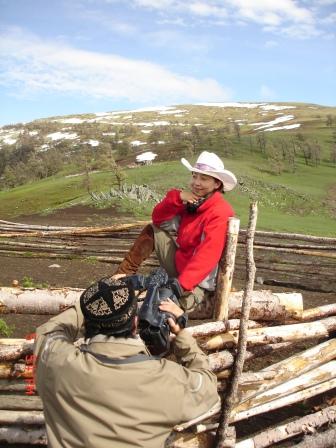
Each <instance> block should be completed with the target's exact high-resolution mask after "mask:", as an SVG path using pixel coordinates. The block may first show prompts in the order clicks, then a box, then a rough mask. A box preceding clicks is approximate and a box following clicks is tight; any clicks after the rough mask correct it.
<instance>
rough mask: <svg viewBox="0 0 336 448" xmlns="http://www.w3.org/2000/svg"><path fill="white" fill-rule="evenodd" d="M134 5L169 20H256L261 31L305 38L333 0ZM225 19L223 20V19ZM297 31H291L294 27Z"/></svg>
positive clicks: (145, 0) (158, 0) (166, 0)
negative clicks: (322, 11) (152, 11)
mask: <svg viewBox="0 0 336 448" xmlns="http://www.w3.org/2000/svg"><path fill="white" fill-rule="evenodd" d="M131 2H132V4H133V5H134V6H136V7H141V8H150V9H152V10H153V9H155V10H156V11H158V12H160V13H161V14H163V15H164V17H165V19H164V20H167V21H169V19H171V18H172V17H174V18H173V19H172V20H174V21H175V22H176V23H183V24H187V23H189V25H190V24H194V23H195V22H192V21H190V20H189V22H188V19H187V18H188V16H193V18H194V19H197V20H200V21H202V22H204V21H207V23H208V24H209V25H210V24H214V21H216V22H215V24H216V25H217V26H220V25H227V23H228V19H230V20H231V21H232V20H234V22H235V23H236V24H244V23H245V24H247V23H251V22H252V23H256V24H260V25H262V26H264V28H263V29H264V31H267V32H272V33H276V34H283V35H286V36H288V37H292V38H299V39H306V38H310V37H316V36H320V35H322V34H323V32H322V31H321V30H319V29H318V28H317V26H318V25H320V26H323V24H325V23H323V21H321V20H320V17H319V14H320V12H319V10H320V9H321V8H322V7H323V6H324V5H331V4H333V3H335V2H336V0H307V1H305V0H281V1H278V2H277V1H271V0H190V1H184V0H183V1H182V0H131ZM223 19H225V20H223ZM295 27H298V28H299V29H298V31H297V32H294V28H295Z"/></svg>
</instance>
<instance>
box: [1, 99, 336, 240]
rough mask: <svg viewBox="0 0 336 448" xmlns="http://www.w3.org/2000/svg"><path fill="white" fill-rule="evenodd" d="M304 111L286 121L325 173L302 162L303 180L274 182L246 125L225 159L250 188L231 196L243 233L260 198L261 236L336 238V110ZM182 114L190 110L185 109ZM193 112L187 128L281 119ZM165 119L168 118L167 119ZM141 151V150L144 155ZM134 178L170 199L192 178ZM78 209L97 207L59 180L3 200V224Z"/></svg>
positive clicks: (176, 174)
mask: <svg viewBox="0 0 336 448" xmlns="http://www.w3.org/2000/svg"><path fill="white" fill-rule="evenodd" d="M296 106H297V108H296V109H289V110H285V111H283V113H284V114H294V115H295V117H297V118H295V120H293V121H291V123H293V122H294V123H295V122H300V123H301V124H302V126H301V127H300V128H299V132H300V133H301V134H303V135H304V136H305V137H306V138H307V139H309V140H315V139H317V140H318V142H319V144H320V145H321V147H322V158H323V159H324V160H322V163H321V165H320V166H319V167H317V168H314V167H310V166H306V165H305V164H304V162H303V160H302V159H301V160H299V161H298V164H297V169H296V172H295V173H283V174H282V175H281V176H274V175H272V174H270V173H269V167H268V165H267V163H266V161H265V159H264V158H263V157H262V156H261V155H260V154H259V153H256V152H253V153H251V152H250V150H249V144H248V134H251V135H252V136H255V133H254V132H253V129H254V128H255V126H247V125H244V126H242V127H241V132H242V135H245V136H246V135H247V137H245V138H244V137H243V138H242V140H241V141H238V140H236V141H235V142H234V143H233V156H232V157H230V158H229V159H225V158H224V159H225V165H226V168H228V169H231V170H232V171H233V172H235V173H236V174H237V177H238V179H239V180H240V181H242V182H243V183H244V185H245V184H246V185H247V186H248V188H247V191H246V188H245V189H244V186H243V187H239V189H236V190H234V192H232V193H229V194H227V196H226V197H227V199H228V200H229V201H230V202H231V203H232V205H233V206H234V208H235V210H236V213H237V215H238V216H239V217H240V219H241V221H242V225H243V226H245V225H246V223H247V215H248V206H249V202H250V200H251V197H255V196H256V197H257V199H258V201H259V218H258V228H259V229H274V230H280V231H290V232H301V233H311V234H320V235H331V236H334V234H335V220H334V219H332V217H331V216H332V215H331V213H329V212H328V210H327V206H326V205H325V204H326V199H327V194H328V190H329V189H330V188H331V187H332V186H335V173H336V168H335V167H333V166H331V165H330V164H328V163H327V162H326V160H327V159H328V157H329V151H330V149H329V148H330V145H331V138H332V133H333V132H334V130H335V128H327V127H326V125H325V121H326V114H329V113H331V114H335V113H336V109H335V108H324V107H321V106H315V105H307V104H296ZM180 107H181V108H184V106H180ZM185 108H187V109H188V110H189V114H188V115H186V120H185V122H186V125H187V126H188V125H189V126H190V125H191V124H193V123H208V125H209V124H211V126H213V128H216V127H218V126H222V125H223V123H228V119H229V117H230V118H231V120H235V119H242V118H245V117H246V118H248V122H249V123H252V122H260V121H269V120H271V119H273V118H276V116H277V113H276V112H274V113H270V114H269V115H268V116H261V114H260V111H259V113H258V111H257V110H254V109H252V110H246V109H241V108H229V109H222V108H208V107H202V108H199V107H196V106H185ZM272 114H273V116H272ZM155 118H156V119H157V116H156V115H155V114H152V115H151V114H148V113H146V114H145V115H144V116H143V117H142V116H141V115H139V116H137V120H142V119H143V120H145V119H155ZM165 118H166V117H164V116H163V117H161V119H165ZM176 120H177V119H176ZM178 120H180V119H178ZM178 120H177V121H178ZM285 124H286V123H285ZM296 132H297V130H295V132H292V131H283V132H281V131H277V132H269V133H268V132H266V133H265V135H266V138H267V140H268V141H271V140H272V139H279V138H280V137H281V136H282V135H283V136H290V135H294V134H295V133H296ZM133 138H134V137H133ZM204 149H207V148H204ZM141 151H142V150H141V149H139V150H137V151H136V152H141ZM133 157H134V156H133ZM187 158H189V157H187ZM70 172H76V168H75V167H71V169H70V167H69V169H68V170H67V172H66V173H65V172H64V173H63V174H69V173H70ZM126 174H127V183H129V184H131V183H136V184H147V185H149V186H150V187H151V188H153V189H154V190H156V191H158V192H160V193H162V194H163V193H164V191H166V190H167V189H168V188H171V187H181V188H183V187H185V186H187V184H188V180H189V176H188V172H187V171H186V170H185V168H184V167H183V166H182V165H181V164H180V163H179V162H177V161H176V162H175V161H174V162H165V163H155V164H153V165H151V166H146V167H139V168H136V169H128V170H126ZM111 180H112V178H111V175H110V174H109V173H100V174H94V175H92V176H91V182H92V190H93V191H106V190H107V189H108V188H109V186H110V185H111ZM78 203H88V204H90V203H91V199H90V197H89V196H88V195H87V193H86V191H85V188H84V187H83V177H82V176H77V177H68V178H65V177H62V176H60V175H58V176H55V177H53V178H49V179H46V180H43V181H39V182H36V183H33V184H28V185H25V186H22V187H17V188H14V189H12V190H10V191H2V192H0V217H2V218H3V219H10V218H11V217H13V216H19V215H26V214H33V213H46V212H48V211H51V210H53V209H55V208H62V207H67V206H70V205H72V204H78ZM120 205H121V204H120ZM322 205H323V206H322ZM122 207H123V208H126V209H127V210H128V211H133V213H135V215H136V216H137V217H143V218H148V217H149V215H150V210H151V207H152V204H145V205H144V206H139V205H136V204H134V203H127V201H126V202H125V201H124V203H123V204H122Z"/></svg>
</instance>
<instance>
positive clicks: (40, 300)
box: [0, 287, 303, 321]
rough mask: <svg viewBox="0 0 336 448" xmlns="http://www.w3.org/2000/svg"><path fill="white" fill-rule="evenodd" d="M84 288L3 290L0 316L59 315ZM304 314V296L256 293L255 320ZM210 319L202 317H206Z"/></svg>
mask: <svg viewBox="0 0 336 448" xmlns="http://www.w3.org/2000/svg"><path fill="white" fill-rule="evenodd" d="M82 291H83V290H82V289H77V288H59V289H58V288H53V289H22V288H8V287H0V314H1V313H3V314H4V313H19V314H20V313H22V314H24V313H28V314H58V313H59V312H60V311H63V310H64V309H65V308H67V307H68V306H71V305H72V304H73V303H74V302H75V301H76V300H77V299H78V298H79V296H80V295H81V293H82ZM242 297H243V292H242V291H239V292H231V293H230V295H229V317H230V318H232V319H234V318H239V317H240V310H241V304H242ZM302 311H303V303H302V295H301V294H299V293H289V294H288V293H272V292H271V291H253V292H252V308H251V314H250V317H251V319H252V320H278V321H283V320H289V319H300V318H301V316H302ZM206 317H208V316H203V317H202V316H200V317H199V318H206Z"/></svg>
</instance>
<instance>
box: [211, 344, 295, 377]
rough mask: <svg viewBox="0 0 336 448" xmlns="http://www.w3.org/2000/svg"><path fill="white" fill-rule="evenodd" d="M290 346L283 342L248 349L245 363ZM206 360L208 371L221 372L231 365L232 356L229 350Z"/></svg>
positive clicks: (213, 354)
mask: <svg viewBox="0 0 336 448" xmlns="http://www.w3.org/2000/svg"><path fill="white" fill-rule="evenodd" d="M290 345H291V343H290V342H283V343H279V344H269V345H260V346H255V347H250V349H248V350H247V351H246V355H245V361H246V360H248V359H252V358H258V357H260V356H266V355H269V354H270V353H274V352H275V351H276V350H280V349H282V348H284V347H288V346H290ZM208 360H209V364H210V370H212V371H213V372H220V371H221V370H224V369H227V368H229V367H231V366H232V365H233V361H234V354H233V353H232V352H230V351H229V350H223V351H220V352H216V353H210V354H209V355H208Z"/></svg>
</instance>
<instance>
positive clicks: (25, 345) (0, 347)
mask: <svg viewBox="0 0 336 448" xmlns="http://www.w3.org/2000/svg"><path fill="white" fill-rule="evenodd" d="M6 341H7V340H6V339H0V362H2V361H16V360H17V359H20V358H22V357H24V356H26V355H30V354H31V353H32V351H33V345H34V341H29V340H27V339H22V340H20V339H16V341H17V343H16V344H9V343H7V342H6Z"/></svg>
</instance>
